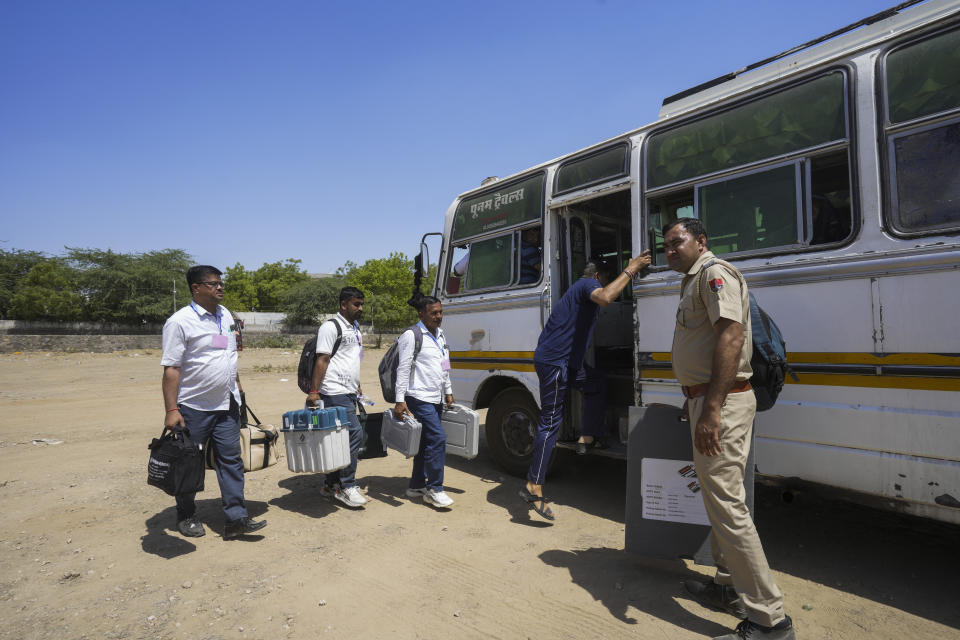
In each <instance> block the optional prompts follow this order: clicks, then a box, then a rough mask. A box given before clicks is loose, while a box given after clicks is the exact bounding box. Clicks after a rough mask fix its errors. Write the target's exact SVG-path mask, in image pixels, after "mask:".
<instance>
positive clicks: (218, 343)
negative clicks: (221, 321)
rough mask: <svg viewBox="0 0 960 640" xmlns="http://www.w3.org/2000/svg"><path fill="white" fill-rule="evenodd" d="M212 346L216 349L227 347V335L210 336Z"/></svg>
mask: <svg viewBox="0 0 960 640" xmlns="http://www.w3.org/2000/svg"><path fill="white" fill-rule="evenodd" d="M210 338H211V340H210V346H211V347H213V348H214V349H226V348H227V336H223V335H218V334H213V335H211V336H210Z"/></svg>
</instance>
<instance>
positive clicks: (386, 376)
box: [377, 324, 423, 402]
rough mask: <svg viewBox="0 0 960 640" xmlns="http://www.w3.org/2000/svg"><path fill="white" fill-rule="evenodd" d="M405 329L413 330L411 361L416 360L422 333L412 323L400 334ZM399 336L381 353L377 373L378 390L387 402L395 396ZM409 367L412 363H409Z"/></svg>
mask: <svg viewBox="0 0 960 640" xmlns="http://www.w3.org/2000/svg"><path fill="white" fill-rule="evenodd" d="M407 331H413V362H416V361H417V354H418V353H420V347H422V346H423V333H422V332H421V331H420V327H419V325H416V324H415V325H412V326H409V327H407V328H406V329H404V330H403V331H402V332H400V335H401V336H402V335H403V334H404V333H406V332H407ZM398 344H400V336H397V339H396V340H394V341H393V344H392V345H390V348H389V349H387V352H386V353H385V354H383V358H382V359H381V360H380V364H379V366H377V373H378V374H380V390H381V391H382V392H383V399H384V400H385V401H387V402H396V397H397V365H399V364H400V349H399V348H398V347H397V345H398ZM410 366H411V367H412V366H413V364H412V363H411V365H410Z"/></svg>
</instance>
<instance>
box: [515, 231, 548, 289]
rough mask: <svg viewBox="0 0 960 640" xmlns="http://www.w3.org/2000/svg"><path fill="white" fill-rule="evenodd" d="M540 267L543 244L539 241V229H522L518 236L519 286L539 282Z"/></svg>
mask: <svg viewBox="0 0 960 640" xmlns="http://www.w3.org/2000/svg"><path fill="white" fill-rule="evenodd" d="M542 265H543V242H542V241H541V240H540V227H539V226H536V227H530V228H529V229H524V230H523V232H522V233H521V234H520V281H519V284H531V283H533V282H537V281H538V280H540V271H541V269H542V268H543V267H542Z"/></svg>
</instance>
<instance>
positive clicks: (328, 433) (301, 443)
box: [280, 407, 350, 473]
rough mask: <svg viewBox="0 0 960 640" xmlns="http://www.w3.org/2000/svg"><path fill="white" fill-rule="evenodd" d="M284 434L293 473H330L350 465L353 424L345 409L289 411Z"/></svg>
mask: <svg viewBox="0 0 960 640" xmlns="http://www.w3.org/2000/svg"><path fill="white" fill-rule="evenodd" d="M280 432H281V433H282V434H283V442H284V444H285V445H286V448H287V468H289V469H290V471H295V472H298V473H330V472H331V471H336V470H337V469H343V468H344V467H346V466H348V465H349V464H350V422H349V421H348V419H347V410H346V409H344V408H343V407H330V408H328V409H298V410H296V411H287V412H286V413H285V414H283V426H282V427H281V429H280Z"/></svg>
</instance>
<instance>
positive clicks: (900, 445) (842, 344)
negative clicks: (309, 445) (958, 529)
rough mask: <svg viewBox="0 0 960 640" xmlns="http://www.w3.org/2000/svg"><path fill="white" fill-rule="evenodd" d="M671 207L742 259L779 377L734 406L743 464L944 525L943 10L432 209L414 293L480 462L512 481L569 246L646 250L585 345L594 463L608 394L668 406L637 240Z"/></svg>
mask: <svg viewBox="0 0 960 640" xmlns="http://www.w3.org/2000/svg"><path fill="white" fill-rule="evenodd" d="M678 216H692V217H697V218H700V219H701V220H703V222H704V223H705V225H706V227H707V230H708V232H709V235H710V245H711V249H712V250H713V251H714V252H715V253H716V254H718V255H719V256H722V257H723V258H725V259H727V260H729V261H731V262H732V263H733V264H735V265H736V266H737V267H738V268H739V269H740V270H741V271H742V272H743V275H744V276H745V277H746V279H747V282H748V283H749V285H750V287H751V290H752V291H753V292H754V293H755V295H756V296H757V298H758V300H759V302H760V304H761V305H762V306H763V307H764V308H765V309H766V310H767V311H768V313H770V315H771V316H772V317H773V318H774V319H775V321H776V322H777V324H778V325H779V326H780V329H781V330H782V331H783V334H784V337H785V339H786V342H787V350H788V360H789V363H790V365H791V366H792V367H793V369H794V371H795V372H796V374H797V376H798V378H799V381H798V382H794V381H793V380H788V384H787V385H786V386H785V387H784V390H783V392H782V394H781V395H780V398H779V400H778V402H777V404H776V406H775V407H774V408H773V409H772V410H770V411H767V412H763V413H759V414H758V415H757V422H756V456H757V458H756V459H757V470H758V472H759V473H761V474H763V475H764V476H766V477H768V478H773V479H794V478H795V479H799V480H802V481H806V482H812V483H818V484H822V485H828V486H830V487H834V488H838V489H842V490H844V491H847V492H850V494H851V495H853V496H856V497H859V498H860V499H862V500H863V501H866V502H872V503H873V504H880V505H882V506H885V507H887V508H891V509H899V510H903V511H906V512H910V513H913V514H917V515H921V516H925V517H930V518H936V519H939V520H943V521H948V522H953V523H960V3H958V2H956V1H955V0H927V1H926V2H922V3H905V4H904V5H900V6H898V7H895V8H894V9H891V10H890V11H887V12H884V13H883V14H879V15H877V16H873V17H871V18H867V19H865V20H863V21H861V22H859V23H857V24H856V25H851V27H848V28H846V29H843V30H840V31H838V32H835V33H833V34H830V35H829V36H824V37H823V38H820V39H818V40H816V41H814V42H812V43H808V44H806V45H803V46H801V47H796V48H795V49H792V50H790V51H788V52H785V53H783V54H780V55H779V56H775V57H773V58H770V59H768V60H764V61H762V62H760V63H757V64H755V65H751V66H750V67H747V68H746V69H744V70H741V71H739V72H736V73H732V74H729V75H727V76H724V77H722V78H719V79H717V80H715V81H712V82H709V83H706V84H704V85H701V86H699V87H695V88H693V89H691V90H689V91H686V92H683V93H681V94H678V95H676V96H673V97H670V98H668V99H666V100H665V101H664V103H663V106H662V109H661V112H660V116H659V118H658V119H657V121H656V122H654V123H652V124H650V125H647V126H644V127H641V128H639V129H636V130H634V131H630V132H628V133H625V134H623V135H620V136H617V137H615V138H611V139H609V140H606V141H604V142H600V143H598V144H596V145H593V146H591V147H588V148H586V149H583V150H580V151H577V152H575V153H571V154H569V155H567V156H564V157H561V158H558V159H555V160H551V161H549V162H545V163H543V164H540V165H537V166H535V167H532V168H531V169H529V170H526V171H523V172H521V173H518V174H516V175H513V176H509V177H506V178H502V179H498V180H492V181H490V180H488V181H485V183H484V184H483V185H481V186H480V187H479V188H477V189H474V190H471V191H467V192H465V193H463V194H461V195H460V196H458V197H457V198H456V199H455V200H454V202H453V203H452V204H451V205H450V208H449V210H448V211H447V215H446V222H445V225H444V230H443V234H442V236H443V238H442V249H441V250H440V254H439V260H438V266H439V269H438V276H437V280H436V282H435V283H433V293H434V295H436V296H437V297H439V298H440V299H441V300H442V302H443V305H444V315H445V319H444V330H445V332H446V334H447V337H448V339H449V341H450V344H451V356H452V366H453V369H452V371H451V374H452V378H453V381H454V387H455V389H456V391H457V397H458V399H459V400H461V401H463V402H464V403H466V404H470V405H472V406H473V407H474V408H475V409H480V408H488V413H487V419H486V427H485V429H486V432H485V433H486V440H487V443H488V447H489V450H490V452H491V454H492V455H493V457H494V458H495V459H496V460H497V461H498V462H499V463H500V464H501V465H502V466H503V467H505V468H506V469H508V470H510V471H512V472H514V473H516V474H523V473H525V472H526V469H527V463H528V460H529V458H530V455H531V451H532V446H533V439H534V433H535V430H536V424H537V414H538V404H539V389H538V383H537V377H536V374H535V373H534V368H533V351H534V349H535V347H536V344H537V338H538V336H539V334H540V330H541V328H542V327H543V325H544V322H545V320H546V318H547V316H548V315H549V313H550V310H551V307H552V304H553V303H554V302H556V301H557V300H558V299H559V297H560V296H561V295H562V294H563V292H564V291H565V290H566V288H567V287H568V286H570V284H571V282H573V281H574V280H575V279H576V278H577V277H578V276H579V274H580V272H581V269H582V267H583V265H584V263H585V262H586V261H587V260H588V259H590V258H592V257H597V256H603V257H605V258H606V259H608V260H613V261H614V262H619V264H620V265H621V266H622V265H623V264H625V261H626V260H627V258H628V257H629V256H630V255H635V254H637V253H639V252H640V251H642V250H644V249H651V250H652V251H653V254H654V256H655V261H654V264H653V265H652V266H651V268H650V269H649V270H648V273H647V274H646V276H645V277H644V278H642V279H640V280H638V281H636V283H635V285H634V286H633V288H632V290H629V289H628V290H625V291H624V293H623V294H622V296H621V298H620V300H619V301H618V302H616V303H614V304H612V305H610V306H609V307H606V308H604V309H602V310H601V313H600V318H599V320H598V322H597V326H596V329H595V332H594V335H593V339H592V342H591V345H590V348H589V353H588V356H587V357H588V361H589V362H592V364H594V366H596V367H598V368H600V369H601V370H602V371H603V372H604V373H605V375H606V377H607V383H608V385H607V386H608V408H607V415H606V419H607V425H608V428H609V430H610V439H612V440H613V441H614V446H613V447H612V448H611V449H609V450H606V451H604V452H601V453H605V454H606V455H613V456H622V457H625V455H626V447H625V446H624V444H623V442H624V440H625V437H626V435H625V434H626V432H627V429H626V426H627V425H626V421H627V414H628V407H630V406H631V405H634V406H643V405H648V404H651V403H669V404H675V405H680V404H681V402H682V396H681V393H680V388H679V385H678V384H677V382H676V380H675V379H674V376H673V373H672V370H671V366H670V345H671V339H672V334H673V328H674V317H675V313H676V306H677V302H678V295H679V287H678V285H679V278H680V276H679V274H676V273H674V272H672V271H671V270H669V269H668V268H667V267H666V266H665V261H664V258H663V248H662V240H663V239H662V234H661V231H660V229H661V228H662V226H663V225H664V224H665V223H666V222H668V221H670V220H673V219H675V218H676V217H678ZM531 258H532V260H533V263H534V265H535V267H534V266H532V265H531V263H530V259H531ZM579 403H580V398H579V396H578V395H577V393H575V392H574V393H573V395H572V397H571V400H570V403H569V404H568V407H569V409H568V411H567V418H566V422H565V424H564V426H563V429H562V431H561V436H560V440H561V441H572V440H575V439H576V436H577V433H578V431H579V413H580V411H579V408H578V407H579ZM561 446H563V443H561ZM628 464H629V462H628Z"/></svg>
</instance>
